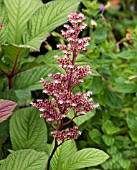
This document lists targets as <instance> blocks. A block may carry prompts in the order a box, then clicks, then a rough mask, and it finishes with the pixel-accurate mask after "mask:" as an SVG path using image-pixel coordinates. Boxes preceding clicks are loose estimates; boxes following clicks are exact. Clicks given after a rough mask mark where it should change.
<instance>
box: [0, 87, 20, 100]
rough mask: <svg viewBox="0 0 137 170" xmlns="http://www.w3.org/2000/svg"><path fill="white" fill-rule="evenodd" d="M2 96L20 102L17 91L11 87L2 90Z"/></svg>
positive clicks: (0, 94)
mask: <svg viewBox="0 0 137 170" xmlns="http://www.w3.org/2000/svg"><path fill="white" fill-rule="evenodd" d="M0 98H1V99H5V100H12V101H14V102H18V98H17V96H16V94H15V91H14V90H12V89H10V90H5V91H1V92H0Z"/></svg>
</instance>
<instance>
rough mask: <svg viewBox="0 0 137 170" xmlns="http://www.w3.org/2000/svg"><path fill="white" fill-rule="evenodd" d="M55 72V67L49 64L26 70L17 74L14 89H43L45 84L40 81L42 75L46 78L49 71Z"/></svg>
mask: <svg viewBox="0 0 137 170" xmlns="http://www.w3.org/2000/svg"><path fill="white" fill-rule="evenodd" d="M54 72H55V68H52V67H49V66H47V65H44V66H41V67H36V68H33V69H31V70H27V71H24V72H22V73H20V74H18V75H16V76H15V78H14V80H13V84H14V89H29V90H37V89H43V85H42V83H40V79H41V78H42V77H43V78H44V79H45V78H46V77H47V76H48V74H49V73H54ZM26 75H27V76H26Z"/></svg>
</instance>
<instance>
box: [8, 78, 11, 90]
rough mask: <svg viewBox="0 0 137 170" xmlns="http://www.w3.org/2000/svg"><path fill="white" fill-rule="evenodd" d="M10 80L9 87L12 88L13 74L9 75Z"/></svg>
mask: <svg viewBox="0 0 137 170" xmlns="http://www.w3.org/2000/svg"><path fill="white" fill-rule="evenodd" d="M8 82H9V89H11V88H12V76H9V77H8Z"/></svg>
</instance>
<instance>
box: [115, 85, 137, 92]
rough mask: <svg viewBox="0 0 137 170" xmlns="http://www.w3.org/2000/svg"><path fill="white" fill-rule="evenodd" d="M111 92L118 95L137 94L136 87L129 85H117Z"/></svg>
mask: <svg viewBox="0 0 137 170" xmlns="http://www.w3.org/2000/svg"><path fill="white" fill-rule="evenodd" d="M113 90H115V91H117V92H120V93H135V92H137V85H136V84H131V83H127V84H118V85H116V86H115V87H114V88H113Z"/></svg>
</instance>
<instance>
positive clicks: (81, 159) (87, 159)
mask: <svg viewBox="0 0 137 170" xmlns="http://www.w3.org/2000/svg"><path fill="white" fill-rule="evenodd" d="M108 158H109V156H108V155H107V154H106V153H105V152H103V151H101V150H99V149H94V148H85V149H82V150H80V151H77V152H76V153H73V155H71V157H70V158H68V159H66V162H65V163H64V170H72V169H80V168H86V167H90V166H96V165H99V164H101V163H103V162H104V161H105V160H106V159H108Z"/></svg>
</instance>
